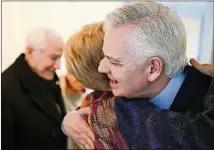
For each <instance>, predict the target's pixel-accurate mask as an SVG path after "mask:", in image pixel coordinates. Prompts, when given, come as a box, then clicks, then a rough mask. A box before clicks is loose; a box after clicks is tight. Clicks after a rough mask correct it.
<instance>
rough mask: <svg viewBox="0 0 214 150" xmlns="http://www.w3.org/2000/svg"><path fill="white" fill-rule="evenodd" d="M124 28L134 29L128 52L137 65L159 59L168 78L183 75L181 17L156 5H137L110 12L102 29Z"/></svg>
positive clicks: (183, 33)
mask: <svg viewBox="0 0 214 150" xmlns="http://www.w3.org/2000/svg"><path fill="white" fill-rule="evenodd" d="M124 25H131V26H133V27H134V31H133V33H132V42H131V47H130V48H131V53H132V54H133V56H134V57H135V59H136V63H137V65H141V66H142V64H144V63H145V62H146V61H147V60H148V59H149V58H151V57H155V56H157V57H159V58H161V59H162V61H163V63H164V73H165V75H167V76H168V77H172V76H174V75H175V74H177V73H179V72H182V71H183V69H184V67H185V66H186V64H187V58H186V33H185V28H184V25H183V23H182V20H181V19H180V17H179V16H178V15H177V14H176V13H175V12H173V11H172V10H170V9H169V8H168V7H167V6H164V5H163V4H160V3H156V2H151V1H150V2H138V3H132V4H130V5H126V6H123V7H121V8H118V9H116V10H114V11H113V12H111V13H109V14H108V15H107V17H106V20H105V22H104V30H105V32H108V30H109V29H111V28H119V27H122V26H124Z"/></svg>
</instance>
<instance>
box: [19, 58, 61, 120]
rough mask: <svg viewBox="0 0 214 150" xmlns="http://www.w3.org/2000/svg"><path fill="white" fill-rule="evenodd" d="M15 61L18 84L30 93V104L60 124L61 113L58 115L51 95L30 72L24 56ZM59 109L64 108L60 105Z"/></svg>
mask: <svg viewBox="0 0 214 150" xmlns="http://www.w3.org/2000/svg"><path fill="white" fill-rule="evenodd" d="M17 61H18V63H17V65H18V66H17V67H16V68H17V69H18V70H17V71H18V74H19V77H20V82H21V84H22V85H23V87H24V88H26V89H27V90H28V91H29V92H30V94H31V97H32V103H33V104H34V105H35V106H36V107H37V108H38V109H39V110H40V111H42V112H43V113H44V114H45V115H47V116H48V117H50V118H52V120H54V121H55V122H57V123H61V121H62V115H63V113H62V114H60V112H59V111H58V109H57V107H56V106H55V103H54V100H53V99H52V97H51V95H50V94H49V93H48V91H47V90H46V89H45V87H44V86H43V85H42V83H41V81H40V80H39V79H38V78H37V75H36V74H35V73H34V72H32V71H31V69H30V67H29V66H28V65H27V63H26V61H25V60H24V55H21V56H20V57H19V58H18V59H17ZM61 107H63V108H64V106H62V105H61Z"/></svg>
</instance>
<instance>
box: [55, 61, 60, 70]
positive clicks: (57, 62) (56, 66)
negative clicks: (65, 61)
mask: <svg viewBox="0 0 214 150" xmlns="http://www.w3.org/2000/svg"><path fill="white" fill-rule="evenodd" d="M54 68H55V69H59V68H60V59H57V60H56V61H55V64H54Z"/></svg>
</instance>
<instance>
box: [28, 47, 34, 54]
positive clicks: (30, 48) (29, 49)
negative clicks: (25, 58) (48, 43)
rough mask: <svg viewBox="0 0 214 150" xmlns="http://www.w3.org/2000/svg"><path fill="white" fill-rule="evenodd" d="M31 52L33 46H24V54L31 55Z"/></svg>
mask: <svg viewBox="0 0 214 150" xmlns="http://www.w3.org/2000/svg"><path fill="white" fill-rule="evenodd" d="M32 52H33V48H32V47H31V46H27V47H26V54H27V55H31V54H32Z"/></svg>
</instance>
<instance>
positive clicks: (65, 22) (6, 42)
mask: <svg viewBox="0 0 214 150" xmlns="http://www.w3.org/2000/svg"><path fill="white" fill-rule="evenodd" d="M120 5H122V3H121V2H2V71H4V70H5V69H6V68H7V67H8V66H9V65H10V64H11V63H13V62H14V60H15V59H16V58H17V57H18V56H19V55H20V53H22V52H23V49H24V44H25V37H26V35H27V33H28V32H29V31H30V30H32V29H34V28H38V27H50V28H53V29H55V30H57V31H58V32H59V33H60V34H61V35H62V37H63V38H64V40H67V38H68V37H70V35H71V34H72V33H74V32H76V31H77V30H78V29H79V28H80V27H81V26H82V25H84V24H86V23H90V22H94V21H101V20H103V19H104V17H105V15H106V14H107V13H108V12H109V11H111V10H113V9H114V8H116V7H118V6H120Z"/></svg>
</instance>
